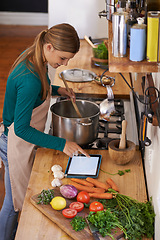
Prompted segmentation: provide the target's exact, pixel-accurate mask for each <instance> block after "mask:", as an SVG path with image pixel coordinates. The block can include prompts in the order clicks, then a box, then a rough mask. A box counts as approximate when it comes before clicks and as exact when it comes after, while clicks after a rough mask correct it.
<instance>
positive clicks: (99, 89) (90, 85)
mask: <svg viewBox="0 0 160 240" xmlns="http://www.w3.org/2000/svg"><path fill="white" fill-rule="evenodd" d="M92 57H93V54H92V48H91V47H90V45H89V44H88V43H87V42H86V41H85V40H81V46H80V51H79V52H78V53H77V54H76V55H75V56H74V58H73V59H71V60H70V61H69V63H68V65H67V66H60V67H59V68H57V69H56V73H55V79H54V84H55V85H58V86H62V87H64V84H63V81H62V79H61V78H60V77H59V73H61V72H62V71H64V70H67V69H73V68H79V69H86V70H90V71H92V72H94V73H96V74H97V75H101V74H102V73H103V72H104V71H105V70H104V69H101V68H100V67H92V66H91V58H92ZM105 75H107V76H110V77H115V85H114V86H113V88H112V89H113V93H114V95H115V98H129V93H130V89H129V87H128V86H127V84H126V83H125V82H124V80H123V79H122V77H121V76H120V75H119V73H113V72H112V73H111V72H109V71H107V72H106V73H105ZM124 76H125V78H126V79H127V81H128V82H129V84H131V81H130V76H129V73H124ZM67 83H68V86H69V87H70V88H73V90H74V92H75V93H85V94H88V95H91V96H92V95H93V96H94V95H98V96H101V97H106V96H107V89H106V88H105V87H103V86H101V85H99V84H97V83H96V82H95V81H91V82H79V83H77V82H69V81H68V82H67Z"/></svg>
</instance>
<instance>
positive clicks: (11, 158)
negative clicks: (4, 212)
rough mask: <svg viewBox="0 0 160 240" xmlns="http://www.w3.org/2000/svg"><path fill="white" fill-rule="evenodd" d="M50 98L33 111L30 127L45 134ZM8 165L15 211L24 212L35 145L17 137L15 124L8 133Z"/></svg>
mask: <svg viewBox="0 0 160 240" xmlns="http://www.w3.org/2000/svg"><path fill="white" fill-rule="evenodd" d="M49 105H50V97H49V96H48V97H47V99H46V100H45V101H44V102H43V103H42V104H41V105H40V106H38V107H37V108H35V109H34V110H33V113H32V117H31V122H30V125H31V126H32V127H33V128H35V129H37V130H39V131H41V132H44V129H45V123H46V120H47V114H48V109H49ZM7 148H8V149H7V153H8V163H9V173H10V181H11V189H12V198H13V205H14V209H15V211H18V210H22V205H23V201H24V198H25V194H26V190H27V186H28V182H29V178H30V173H31V170H32V165H33V160H34V148H35V145H34V144H31V143H29V142H26V141H24V140H23V139H21V138H19V137H17V136H16V135H15V133H14V123H12V124H11V126H10V127H9V132H8V146H7Z"/></svg>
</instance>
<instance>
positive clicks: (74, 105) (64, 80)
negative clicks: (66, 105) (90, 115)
mask: <svg viewBox="0 0 160 240" xmlns="http://www.w3.org/2000/svg"><path fill="white" fill-rule="evenodd" d="M61 76H62V80H63V82H64V85H65V87H66V89H67V91H68V92H70V93H71V91H70V89H69V87H68V84H67V82H66V79H65V78H64V75H63V73H61ZM71 102H72V104H73V107H74V109H75V111H76V113H77V115H78V117H80V118H82V115H81V113H80V111H79V109H78V107H77V104H76V103H75V102H74V101H73V99H72V98H71Z"/></svg>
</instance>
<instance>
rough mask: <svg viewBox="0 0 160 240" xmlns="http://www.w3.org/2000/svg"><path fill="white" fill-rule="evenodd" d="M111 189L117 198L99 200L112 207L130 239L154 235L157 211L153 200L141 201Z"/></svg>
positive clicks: (106, 206) (134, 239) (107, 206)
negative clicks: (155, 211) (154, 208)
mask: <svg viewBox="0 0 160 240" xmlns="http://www.w3.org/2000/svg"><path fill="white" fill-rule="evenodd" d="M109 191H110V192H112V193H113V195H114V196H115V198H113V199H111V200H99V201H100V202H101V203H102V204H103V206H104V208H106V209H110V211H111V212H112V213H113V214H115V215H116V216H117V218H118V219H119V221H120V223H121V225H122V226H123V227H124V228H125V229H126V233H127V236H128V239H129V240H137V239H139V240H141V239H142V238H143V237H147V238H151V237H153V234H154V218H155V213H154V210H153V206H152V202H151V200H150V201H148V202H146V203H141V202H139V201H137V200H135V199H132V198H131V197H128V196H125V195H122V194H120V193H118V192H116V191H114V190H113V189H109Z"/></svg>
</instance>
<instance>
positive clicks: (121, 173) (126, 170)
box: [100, 168, 131, 176]
mask: <svg viewBox="0 0 160 240" xmlns="http://www.w3.org/2000/svg"><path fill="white" fill-rule="evenodd" d="M100 170H101V171H102V172H104V173H107V174H109V175H117V174H118V175H120V176H122V175H124V174H125V173H129V172H130V171H131V170H130V169H125V170H124V171H123V170H118V172H117V173H109V172H106V171H104V170H102V169H101V168H100Z"/></svg>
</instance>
